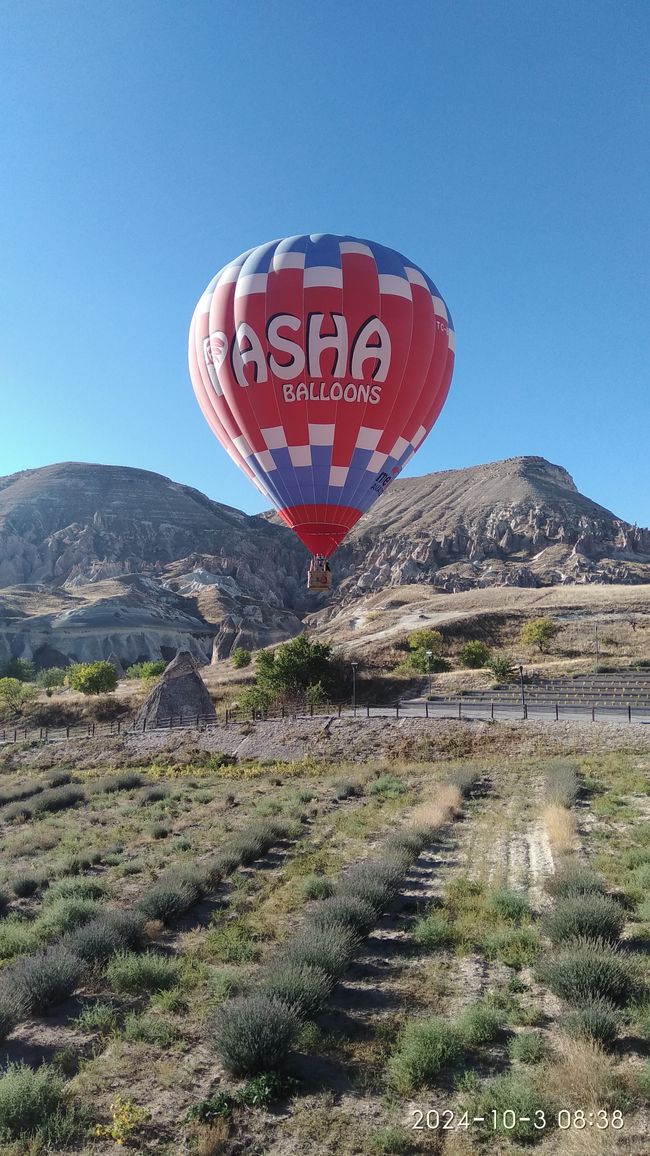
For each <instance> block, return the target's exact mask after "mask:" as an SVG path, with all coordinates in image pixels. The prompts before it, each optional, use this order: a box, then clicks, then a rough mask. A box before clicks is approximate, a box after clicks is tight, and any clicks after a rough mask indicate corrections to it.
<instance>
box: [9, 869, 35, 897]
mask: <svg viewBox="0 0 650 1156" xmlns="http://www.w3.org/2000/svg"><path fill="white" fill-rule="evenodd" d="M10 887H11V890H12V891H13V893H14V895H17V896H18V898H19V899H29V897H30V896H31V895H34V894H35V893H36V892H37V891H38V889H39V887H40V880H39V879H36V878H35V877H34V876H33V875H16V876H14V878H13V879H12V880H11V883H10Z"/></svg>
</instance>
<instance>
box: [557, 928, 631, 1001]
mask: <svg viewBox="0 0 650 1156" xmlns="http://www.w3.org/2000/svg"><path fill="white" fill-rule="evenodd" d="M537 975H538V978H539V979H540V981H541V982H542V983H545V984H546V985H547V986H548V987H549V988H550V989H551V991H552V992H553V993H554V994H555V995H557V996H559V997H560V998H561V999H565V1000H567V1001H568V1002H569V1003H577V1004H584V1003H589V1002H590V1001H591V1000H594V999H605V1000H608V1001H609V1002H610V1003H613V1004H614V1005H615V1006H616V1007H623V1006H624V1005H625V1004H626V1003H628V1002H629V1001H630V1000H631V999H633V998H634V996H635V995H636V994H637V993H638V992H639V990H640V984H639V980H638V976H637V973H636V970H635V968H634V966H633V963H632V962H631V961H630V960H629V959H627V958H626V957H625V956H624V955H623V954H622V953H621V952H620V951H618V950H617V949H616V948H614V947H610V946H607V945H603V944H599V943H593V942H591V941H589V940H583V941H582V942H580V941H577V942H576V943H575V944H572V945H571V946H569V947H566V948H563V949H560V950H557V951H555V952H554V953H552V954H550V955H549V956H547V957H546V958H545V959H544V960H542V962H541V963H540V965H539V967H538V969H537Z"/></svg>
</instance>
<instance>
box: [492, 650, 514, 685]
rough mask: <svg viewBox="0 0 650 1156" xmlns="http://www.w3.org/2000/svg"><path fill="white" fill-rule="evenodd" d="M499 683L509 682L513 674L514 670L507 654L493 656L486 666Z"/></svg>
mask: <svg viewBox="0 0 650 1156" xmlns="http://www.w3.org/2000/svg"><path fill="white" fill-rule="evenodd" d="M487 665H488V666H489V668H490V670H491V671H492V674H493V675H494V677H495V678H498V680H499V682H509V680H510V679H511V678H512V677H513V675H514V673H515V668H514V666H513V663H512V659H511V657H510V655H509V654H495V655H493V656H492V658H491V659H490V660H489V662H488V664H487Z"/></svg>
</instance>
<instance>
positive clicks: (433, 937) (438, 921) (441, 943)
mask: <svg viewBox="0 0 650 1156" xmlns="http://www.w3.org/2000/svg"><path fill="white" fill-rule="evenodd" d="M413 938H414V940H415V942H416V943H417V945H418V947H422V948H424V949H425V950H426V951H436V950H437V949H438V948H441V947H448V946H449V945H450V944H452V943H453V942H454V930H453V927H452V925H451V923H450V922H449V920H448V918H447V917H446V915H444V914H441V913H440V912H438V911H432V912H430V914H429V915H423V916H422V918H421V919H418V920H416V923H415V926H414V928H413Z"/></svg>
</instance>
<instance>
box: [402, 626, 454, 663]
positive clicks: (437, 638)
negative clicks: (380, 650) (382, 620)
mask: <svg viewBox="0 0 650 1156" xmlns="http://www.w3.org/2000/svg"><path fill="white" fill-rule="evenodd" d="M406 641H407V643H408V647H409V650H421V651H423V652H424V653H425V654H426V652H427V650H430V651H431V657H432V658H439V657H440V655H441V654H442V651H443V647H444V644H445V640H444V638H443V637H442V634H441V633H440V631H439V630H427V629H426V627H424V628H420V630H412V631H411V633H410V634H409V636H408V638H407V640H406Z"/></svg>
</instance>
